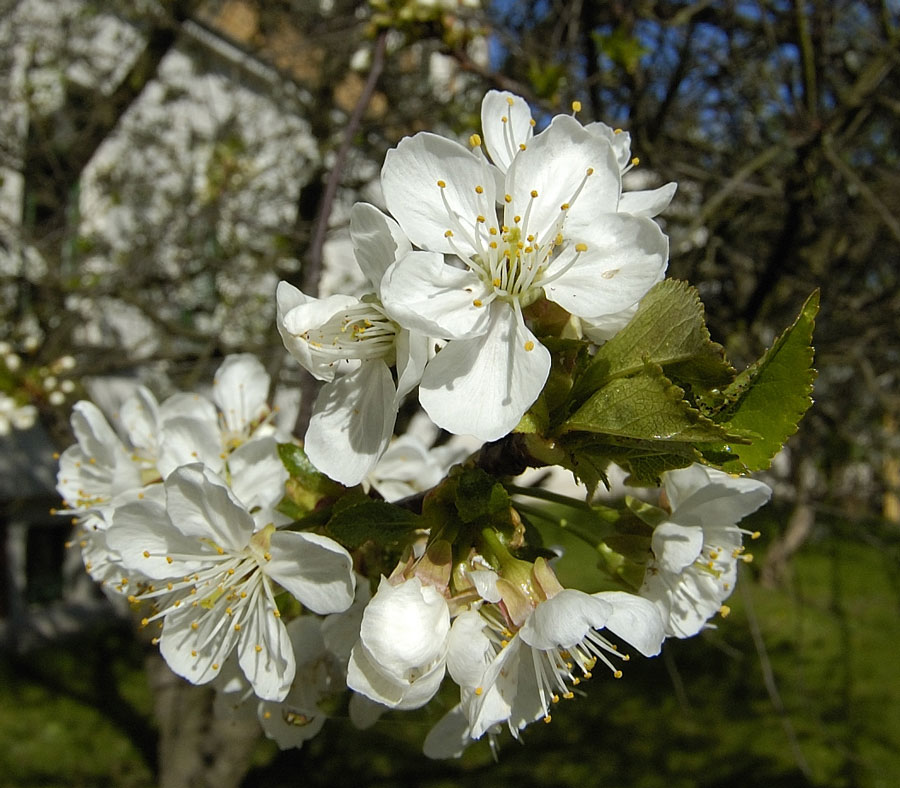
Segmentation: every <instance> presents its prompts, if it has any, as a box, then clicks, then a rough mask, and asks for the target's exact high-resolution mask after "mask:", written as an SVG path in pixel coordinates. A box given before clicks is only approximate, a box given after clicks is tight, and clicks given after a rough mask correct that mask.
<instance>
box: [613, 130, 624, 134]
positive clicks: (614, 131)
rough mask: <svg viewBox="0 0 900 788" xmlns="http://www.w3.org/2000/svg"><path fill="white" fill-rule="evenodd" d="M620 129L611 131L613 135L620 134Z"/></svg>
mask: <svg viewBox="0 0 900 788" xmlns="http://www.w3.org/2000/svg"><path fill="white" fill-rule="evenodd" d="M621 133H622V129H613V134H621Z"/></svg>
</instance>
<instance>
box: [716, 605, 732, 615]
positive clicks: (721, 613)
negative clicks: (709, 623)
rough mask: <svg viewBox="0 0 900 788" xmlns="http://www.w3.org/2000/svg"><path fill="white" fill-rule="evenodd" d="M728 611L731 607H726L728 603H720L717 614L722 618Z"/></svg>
mask: <svg viewBox="0 0 900 788" xmlns="http://www.w3.org/2000/svg"><path fill="white" fill-rule="evenodd" d="M730 612H731V608H730V607H728V605H722V607H720V608H719V615H720V616H722V618H728V614H729V613H730Z"/></svg>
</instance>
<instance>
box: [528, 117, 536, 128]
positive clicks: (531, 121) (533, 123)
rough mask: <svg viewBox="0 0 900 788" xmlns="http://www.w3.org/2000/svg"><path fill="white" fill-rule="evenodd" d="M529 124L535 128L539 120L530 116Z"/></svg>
mask: <svg viewBox="0 0 900 788" xmlns="http://www.w3.org/2000/svg"><path fill="white" fill-rule="evenodd" d="M528 125H529V126H531V127H532V128H534V127H535V126H537V121H536V120H535V119H534V118H529V120H528Z"/></svg>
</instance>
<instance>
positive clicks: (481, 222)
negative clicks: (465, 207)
mask: <svg viewBox="0 0 900 788" xmlns="http://www.w3.org/2000/svg"><path fill="white" fill-rule="evenodd" d="M476 221H477V222H478V223H479V224H484V223H485V222H486V221H487V219H485V218H484V217H483V216H481V215H479V216H478V218H477V219H476Z"/></svg>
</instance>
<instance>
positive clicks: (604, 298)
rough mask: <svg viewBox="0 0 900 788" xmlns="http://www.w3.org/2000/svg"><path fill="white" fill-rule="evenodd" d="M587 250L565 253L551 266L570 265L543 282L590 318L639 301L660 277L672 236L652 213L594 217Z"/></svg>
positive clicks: (563, 302) (553, 295)
mask: <svg viewBox="0 0 900 788" xmlns="http://www.w3.org/2000/svg"><path fill="white" fill-rule="evenodd" d="M594 222H595V226H594V227H593V228H592V230H591V233H590V237H589V238H586V242H587V244H586V245H587V251H584V252H582V253H581V254H580V257H579V258H578V259H577V260H576V261H575V262H571V263H570V258H568V257H566V256H565V255H571V254H573V253H575V250H574V247H572V246H570V247H569V248H568V249H567V250H566V251H565V252H564V253H563V254H562V255H560V257H558V258H557V259H556V260H554V262H553V265H551V266H550V268H549V269H548V271H547V275H548V276H552V275H553V274H554V273H555V272H556V271H557V270H559V269H560V268H562V267H564V266H566V265H568V266H569V267H568V268H567V269H566V270H565V271H564V272H563V273H562V274H560V275H559V278H557V279H555V280H554V281H552V282H550V283H548V284H547V285H545V286H544V293H545V295H546V296H547V298H549V299H550V300H551V301H555V302H556V303H557V304H559V305H560V306H561V307H563V309H565V310H567V311H568V312H571V313H572V314H573V315H577V316H578V317H581V318H584V319H586V320H588V321H590V320H591V319H593V318H599V317H602V316H604V315H611V314H614V313H616V312H619V311H621V310H623V309H625V308H627V307H629V306H631V305H632V304H634V303H636V302H637V301H639V300H640V299H641V298H643V297H644V295H646V293H647V291H648V290H649V289H650V288H651V287H653V285H654V284H656V282H658V281H659V277H660V274H661V272H662V271H663V270H665V267H666V263H667V262H668V257H669V242H668V239H667V238H666V236H665V235H663V233H662V230H660V229H659V227H658V226H657V225H656V223H655V222H653V221H652V220H651V219H646V218H643V217H638V216H629V215H628V214H605V215H603V216H600V217H597V216H595V217H594Z"/></svg>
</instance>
